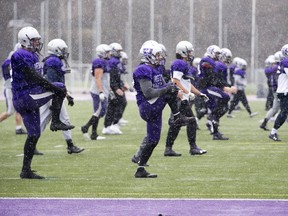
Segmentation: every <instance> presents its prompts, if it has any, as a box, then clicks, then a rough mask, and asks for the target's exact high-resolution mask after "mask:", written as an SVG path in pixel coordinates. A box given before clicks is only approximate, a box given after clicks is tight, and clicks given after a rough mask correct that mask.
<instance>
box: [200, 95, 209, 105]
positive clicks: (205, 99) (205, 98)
mask: <svg viewBox="0 0 288 216" xmlns="http://www.w3.org/2000/svg"><path fill="white" fill-rule="evenodd" d="M200 97H201V98H202V99H203V100H204V102H205V103H206V102H208V101H209V97H208V96H207V95H206V94H203V93H200Z"/></svg>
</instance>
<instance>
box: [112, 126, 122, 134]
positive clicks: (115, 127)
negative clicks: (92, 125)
mask: <svg viewBox="0 0 288 216" xmlns="http://www.w3.org/2000/svg"><path fill="white" fill-rule="evenodd" d="M110 129H111V130H112V131H113V134H123V132H122V131H121V130H120V128H119V125H118V124H115V125H111V126H110Z"/></svg>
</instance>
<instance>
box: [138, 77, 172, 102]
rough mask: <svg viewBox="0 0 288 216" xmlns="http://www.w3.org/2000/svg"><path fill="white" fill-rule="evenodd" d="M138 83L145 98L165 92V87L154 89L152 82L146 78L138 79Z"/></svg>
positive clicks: (154, 96)
mask: <svg viewBox="0 0 288 216" xmlns="http://www.w3.org/2000/svg"><path fill="white" fill-rule="evenodd" d="M139 84H140V87H141V90H142V92H143V94H144V96H145V98H146V99H148V100H150V99H152V98H156V97H160V96H161V95H163V94H165V93H166V92H167V90H166V88H160V89H154V88H153V87H152V82H151V81H150V80H148V79H140V80H139Z"/></svg>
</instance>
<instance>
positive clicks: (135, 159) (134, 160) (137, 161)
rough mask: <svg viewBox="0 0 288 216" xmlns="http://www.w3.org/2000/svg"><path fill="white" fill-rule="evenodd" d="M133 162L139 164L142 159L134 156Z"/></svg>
mask: <svg viewBox="0 0 288 216" xmlns="http://www.w3.org/2000/svg"><path fill="white" fill-rule="evenodd" d="M131 161H132V162H133V163H135V164H139V162H140V158H139V157H136V156H135V155H133V157H132V158H131ZM143 166H149V164H144V165H143Z"/></svg>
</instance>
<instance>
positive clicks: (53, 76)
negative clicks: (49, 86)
mask: <svg viewBox="0 0 288 216" xmlns="http://www.w3.org/2000/svg"><path fill="white" fill-rule="evenodd" d="M63 67H64V65H63V62H62V61H61V59H60V58H59V57H57V56H55V55H50V56H48V57H47V58H46V59H45V63H44V67H43V72H44V76H45V78H46V79H47V80H48V81H49V82H61V83H65V70H63Z"/></svg>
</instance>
